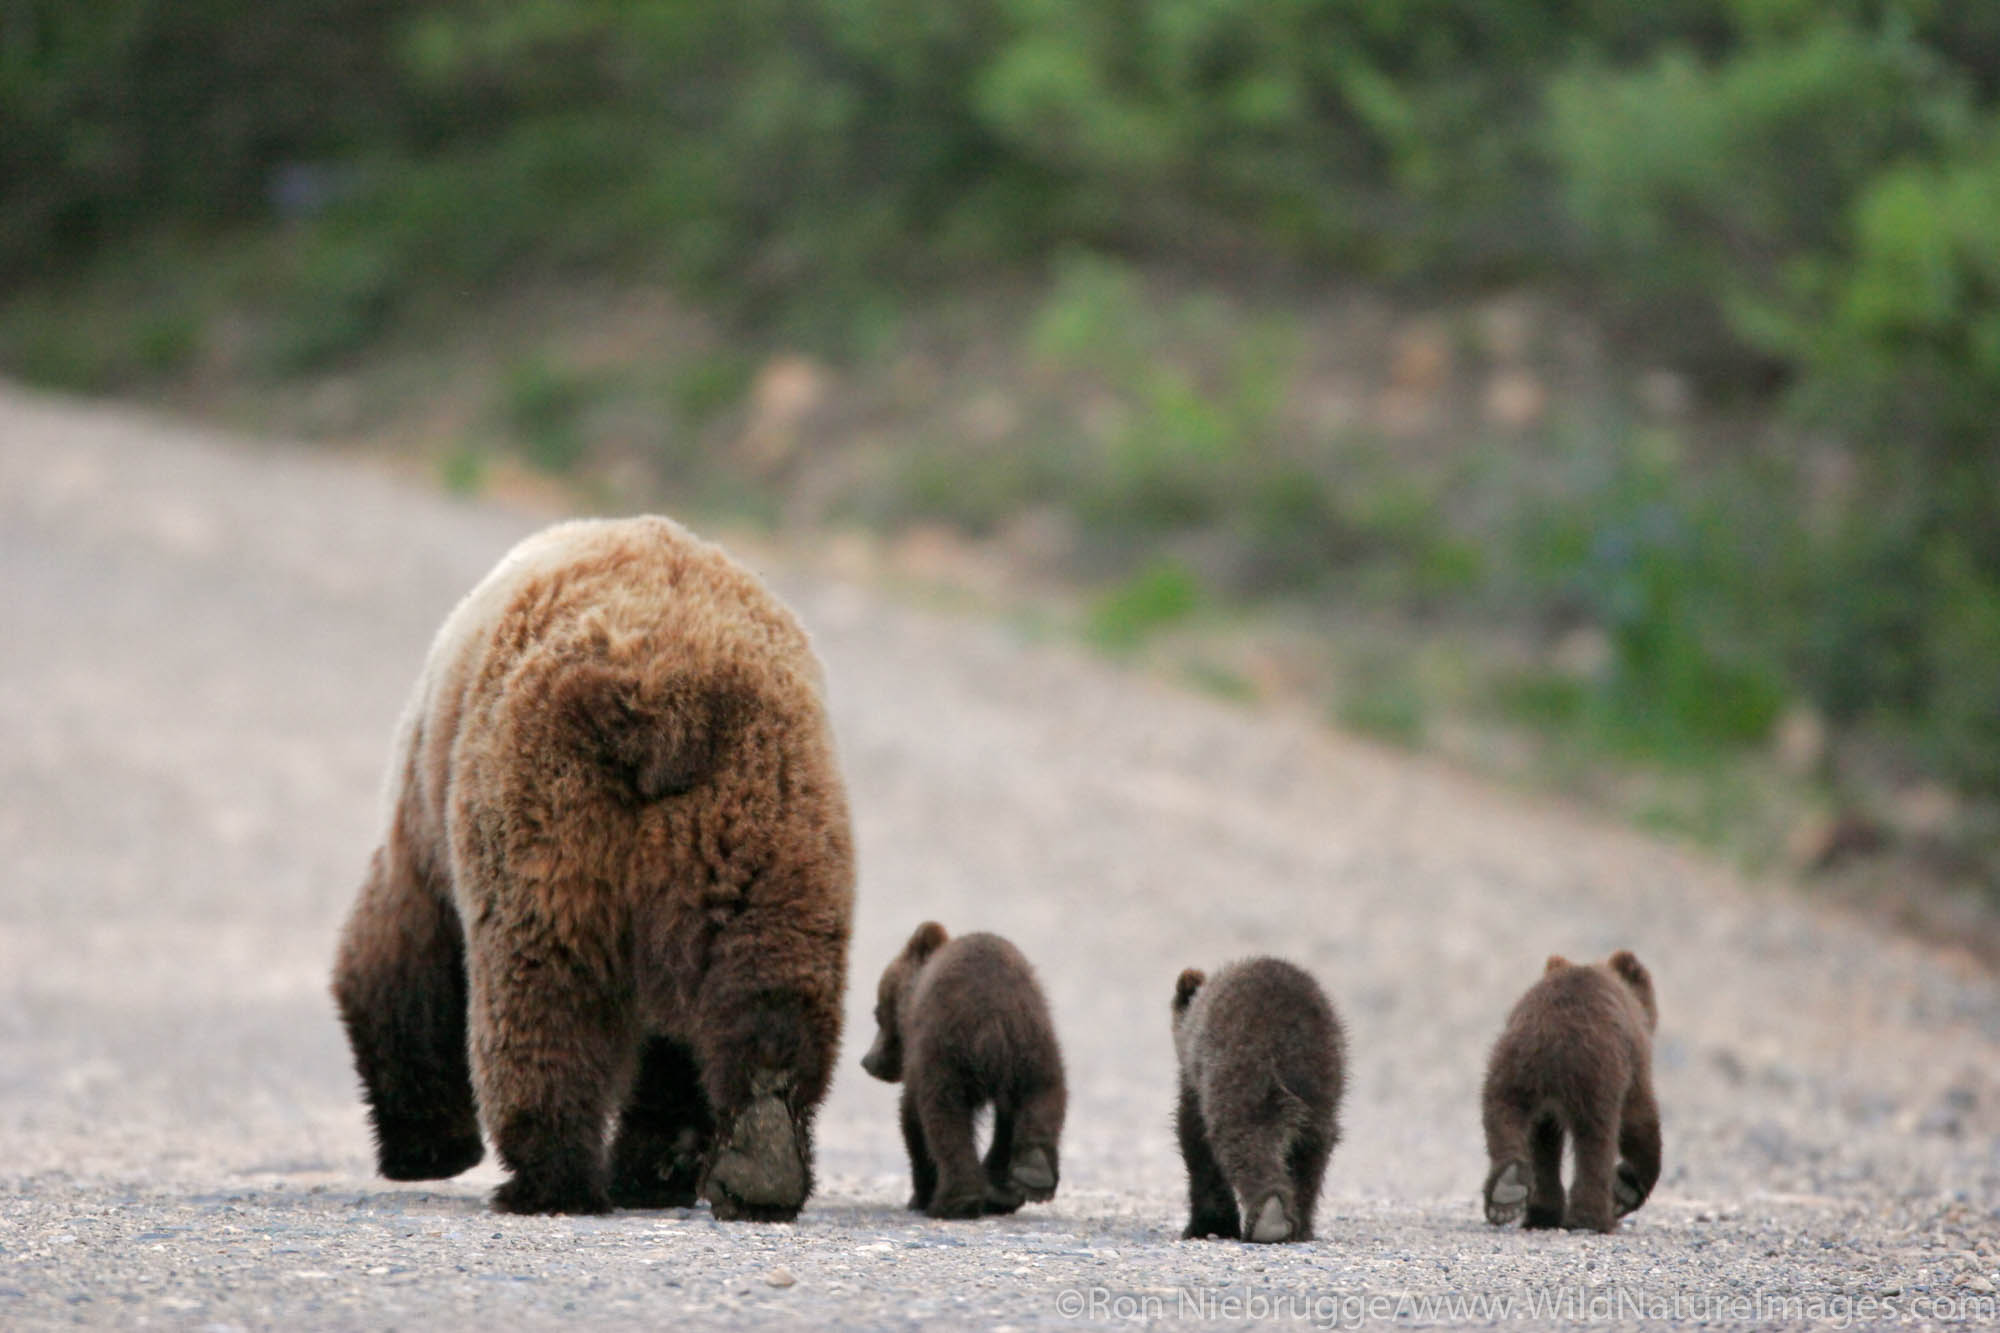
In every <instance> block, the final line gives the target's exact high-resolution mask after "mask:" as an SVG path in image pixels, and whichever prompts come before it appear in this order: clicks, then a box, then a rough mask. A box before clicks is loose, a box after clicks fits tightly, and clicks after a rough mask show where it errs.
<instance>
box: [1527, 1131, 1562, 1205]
mask: <svg viewBox="0 0 2000 1333" xmlns="http://www.w3.org/2000/svg"><path fill="white" fill-rule="evenodd" d="M1529 1143H1530V1151H1531V1153H1532V1155H1533V1157H1534V1163H1535V1174H1534V1183H1533V1184H1532V1185H1531V1186H1529V1189H1528V1216H1527V1219H1526V1220H1525V1221H1524V1222H1523V1223H1522V1225H1524V1226H1527V1227H1530V1228H1547V1227H1559V1226H1561V1225H1562V1224H1563V1182H1562V1159H1563V1128H1562V1122H1561V1121H1559V1120H1557V1119H1556V1118H1555V1117H1554V1116H1552V1115H1545V1116H1543V1117H1542V1118H1541V1119H1540V1120H1537V1121H1536V1122H1535V1128H1534V1131H1533V1133H1532V1135H1531V1137H1530V1140H1529Z"/></svg>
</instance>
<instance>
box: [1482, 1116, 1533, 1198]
mask: <svg viewBox="0 0 2000 1333" xmlns="http://www.w3.org/2000/svg"><path fill="white" fill-rule="evenodd" d="M1481 1120H1482V1121H1483V1123H1484V1125H1485V1128H1486V1160H1487V1163H1488V1169H1487V1172H1486V1184H1485V1186H1484V1188H1483V1189H1482V1191H1481V1197H1482V1199H1483V1201H1484V1204H1485V1208H1486V1220H1487V1221H1488V1222H1491V1223H1492V1224H1493V1225H1494V1226H1496V1227H1504V1226H1510V1225H1512V1224H1513V1223H1515V1222H1518V1221H1520V1220H1521V1213H1522V1211H1523V1209H1524V1207H1525V1206H1526V1204H1527V1201H1528V1117H1527V1114H1526V1112H1525V1111H1524V1110H1523V1109H1522V1107H1521V1105H1520V1103H1519V1102H1518V1100H1517V1099H1515V1098H1512V1097H1508V1096H1505V1095H1503V1094H1501V1093H1500V1092H1499V1091H1497V1090H1495V1089H1494V1088H1492V1087H1491V1086H1489V1087H1488V1089H1487V1091H1486V1096H1485V1103H1484V1106H1483V1107H1482V1110H1481Z"/></svg>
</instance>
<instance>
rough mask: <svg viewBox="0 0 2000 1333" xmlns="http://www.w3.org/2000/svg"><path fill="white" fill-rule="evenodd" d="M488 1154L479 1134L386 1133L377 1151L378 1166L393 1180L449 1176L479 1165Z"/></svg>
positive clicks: (437, 1178) (432, 1178) (384, 1174)
mask: <svg viewBox="0 0 2000 1333" xmlns="http://www.w3.org/2000/svg"><path fill="white" fill-rule="evenodd" d="M485 1155H486V1147H485V1145H484V1144H482V1143H481V1142H480V1141H479V1135H477V1134H454V1135H445V1136H442V1137H433V1136H426V1135H419V1134H408V1135H405V1134H397V1135H395V1136H393V1138H386V1137H385V1139H384V1141H383V1143H382V1146H381V1148H380V1149H379V1150H378V1151H377V1153H376V1166H377V1167H378V1168H379V1169H380V1170H381V1172H382V1175H383V1176H384V1177H385V1178H386V1179H389V1180H448V1179H450V1178H451V1177H452V1176H455V1175H457V1174H458V1173H459V1172H461V1171H468V1170H470V1169H472V1168H473V1167H475V1166H478V1165H479V1159H480V1158H482V1157H484V1156H485Z"/></svg>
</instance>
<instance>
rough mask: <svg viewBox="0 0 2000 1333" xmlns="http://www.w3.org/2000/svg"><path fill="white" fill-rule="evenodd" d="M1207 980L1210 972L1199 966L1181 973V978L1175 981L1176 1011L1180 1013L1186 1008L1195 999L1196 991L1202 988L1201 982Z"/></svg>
mask: <svg viewBox="0 0 2000 1333" xmlns="http://www.w3.org/2000/svg"><path fill="white" fill-rule="evenodd" d="M1207 980H1208V974H1207V973H1205V972H1203V971H1202V970H1201V969H1200V968H1198V967H1191V968H1189V969H1187V970H1186V971H1185V972H1183V973H1181V975H1180V980H1178V981H1176V982H1175V983H1174V1012H1175V1013H1177V1014H1178V1013H1180V1012H1181V1011H1182V1010H1183V1009H1186V1008H1187V1007H1188V1004H1189V1003H1190V1002H1191V1001H1192V1000H1193V999H1194V993H1195V992H1196V991H1198V990H1200V989H1201V984H1202V983H1203V982H1204V981H1207Z"/></svg>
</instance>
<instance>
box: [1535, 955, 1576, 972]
mask: <svg viewBox="0 0 2000 1333" xmlns="http://www.w3.org/2000/svg"><path fill="white" fill-rule="evenodd" d="M1569 966H1572V964H1571V963H1570V961H1569V959H1567V958H1565V957H1563V956H1562V955H1561V954H1559V953H1552V954H1550V955H1549V961H1548V962H1546V963H1544V964H1542V975H1543V976H1547V975H1548V974H1549V973H1551V972H1560V971H1562V970H1563V969H1564V968H1566V967H1569Z"/></svg>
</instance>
